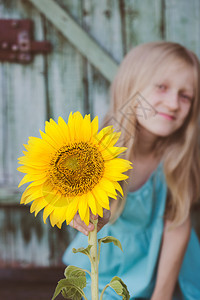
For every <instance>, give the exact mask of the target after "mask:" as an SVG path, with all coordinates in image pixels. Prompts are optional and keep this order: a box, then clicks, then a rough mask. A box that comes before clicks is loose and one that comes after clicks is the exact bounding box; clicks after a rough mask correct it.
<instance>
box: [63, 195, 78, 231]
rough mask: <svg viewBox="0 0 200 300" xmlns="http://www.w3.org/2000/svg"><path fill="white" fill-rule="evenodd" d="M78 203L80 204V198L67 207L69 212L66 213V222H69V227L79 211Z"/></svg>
mask: <svg viewBox="0 0 200 300" xmlns="http://www.w3.org/2000/svg"><path fill="white" fill-rule="evenodd" d="M78 203H79V198H78V197H76V198H74V199H73V200H72V201H71V202H70V203H69V205H68V206H67V212H66V222H67V225H68V224H69V223H70V222H71V220H72V219H73V218H74V216H75V214H76V212H77V210H78Z"/></svg>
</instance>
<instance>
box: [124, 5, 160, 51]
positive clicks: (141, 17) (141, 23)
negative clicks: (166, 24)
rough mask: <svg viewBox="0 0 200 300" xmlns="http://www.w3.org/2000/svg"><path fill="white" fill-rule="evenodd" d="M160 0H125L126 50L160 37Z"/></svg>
mask: <svg viewBox="0 0 200 300" xmlns="http://www.w3.org/2000/svg"><path fill="white" fill-rule="evenodd" d="M162 2H163V1H162V0H153V1H151V3H150V2H149V1H148V0H143V1H140V0H125V1H124V8H123V10H124V11H123V15H124V19H125V21H124V25H125V30H124V31H125V44H126V52H128V51H129V50H130V49H131V48H133V47H134V46H136V45H138V44H142V43H147V42H151V41H155V40H161V39H162V9H163V7H162Z"/></svg>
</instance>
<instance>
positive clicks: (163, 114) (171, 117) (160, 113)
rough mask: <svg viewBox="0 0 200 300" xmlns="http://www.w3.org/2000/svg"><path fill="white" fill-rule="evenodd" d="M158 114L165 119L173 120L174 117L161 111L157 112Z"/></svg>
mask: <svg viewBox="0 0 200 300" xmlns="http://www.w3.org/2000/svg"><path fill="white" fill-rule="evenodd" d="M158 114H159V115H160V116H162V117H163V118H165V119H167V120H175V117H174V116H172V115H168V114H165V113H162V112H158Z"/></svg>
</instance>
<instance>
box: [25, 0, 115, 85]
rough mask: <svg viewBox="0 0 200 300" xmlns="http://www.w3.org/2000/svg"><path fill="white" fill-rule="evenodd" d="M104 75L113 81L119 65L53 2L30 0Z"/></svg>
mask: <svg viewBox="0 0 200 300" xmlns="http://www.w3.org/2000/svg"><path fill="white" fill-rule="evenodd" d="M28 1H29V2H31V3H32V4H33V5H34V6H35V7H36V8H37V9H38V10H39V11H40V12H41V13H42V14H43V15H44V16H45V17H46V18H47V19H48V20H49V21H50V22H51V23H52V24H53V25H54V26H55V27H56V28H57V29H58V30H59V31H61V32H62V34H63V35H64V36H65V37H66V38H67V39H68V40H69V41H70V42H71V43H72V45H73V46H74V47H76V48H77V49H78V51H80V53H81V54H82V55H84V56H85V57H86V58H87V59H88V60H89V61H90V62H91V64H92V65H93V66H94V67H96V68H97V69H98V70H99V71H100V72H101V73H102V75H103V76H104V77H105V78H106V79H107V80H108V81H112V80H113V78H114V76H115V74H116V71H117V68H118V64H117V63H116V62H115V61H114V60H113V59H112V58H111V57H110V56H109V55H108V54H107V53H106V51H104V50H103V49H102V48H101V47H100V46H99V45H98V44H97V43H96V42H95V41H94V40H93V39H92V38H91V37H90V36H89V35H88V34H87V33H86V32H85V31H84V30H83V29H82V28H81V27H80V26H79V25H78V24H77V23H76V22H75V21H74V20H73V19H72V18H71V17H70V16H69V15H68V14H67V12H66V11H64V10H63V9H62V8H61V7H60V6H59V5H58V4H57V3H56V2H54V1H53V0H42V1H41V0H28Z"/></svg>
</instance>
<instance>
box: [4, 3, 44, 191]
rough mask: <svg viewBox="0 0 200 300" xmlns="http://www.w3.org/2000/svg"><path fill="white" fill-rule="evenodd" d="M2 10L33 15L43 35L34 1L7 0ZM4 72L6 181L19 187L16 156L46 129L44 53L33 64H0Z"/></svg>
mask: <svg viewBox="0 0 200 300" xmlns="http://www.w3.org/2000/svg"><path fill="white" fill-rule="evenodd" d="M0 13H1V15H0V17H2V18H27V17H30V18H31V19H32V20H33V21H34V23H35V38H36V39H43V38H44V35H43V32H42V18H41V16H40V15H39V14H38V11H37V10H36V9H35V8H34V7H33V6H32V5H31V4H29V3H24V2H23V1H17V2H16V1H5V2H4V5H3V9H1V11H0ZM1 72H3V77H4V85H3V92H2V93H3V95H4V101H5V103H6V114H5V116H4V118H5V124H3V130H5V133H6V144H5V145H4V149H5V151H4V154H3V155H4V160H5V164H4V175H5V184H6V185H8V186H13V185H14V186H17V185H18V183H19V181H20V180H21V178H22V177H23V176H24V175H23V174H22V173H19V172H18V171H17V170H16V169H17V167H18V166H19V165H18V163H17V158H18V157H19V156H22V155H23V153H22V150H25V149H24V147H23V144H25V143H27V141H28V137H29V136H31V135H33V136H39V128H40V129H43V127H44V120H45V119H46V107H45V106H46V95H45V84H46V83H45V72H44V60H43V56H42V55H37V56H35V58H34V61H33V63H31V64H30V65H22V64H17V63H12V64H11V63H6V62H5V63H0V73H1ZM23 189H24V188H22V190H23Z"/></svg>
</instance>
